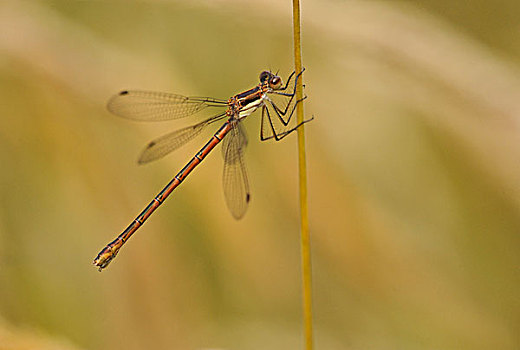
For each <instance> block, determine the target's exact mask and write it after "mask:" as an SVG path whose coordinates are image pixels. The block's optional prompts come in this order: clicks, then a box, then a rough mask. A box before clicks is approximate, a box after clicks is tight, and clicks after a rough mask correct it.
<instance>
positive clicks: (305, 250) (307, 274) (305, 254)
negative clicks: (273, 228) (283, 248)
mask: <svg viewBox="0 0 520 350" xmlns="http://www.w3.org/2000/svg"><path fill="white" fill-rule="evenodd" d="M293 28H294V70H295V71H296V74H299V73H300V72H301V71H302V53H301V28H300V1H299V0H293ZM302 80H303V79H298V84H297V85H296V99H297V101H300V100H301V99H302V97H303V83H302ZM296 117H297V121H298V124H302V125H301V126H300V127H299V128H298V131H297V133H298V170H299V183H300V218H301V223H300V224H301V255H302V256H301V259H302V283H303V318H304V333H305V349H306V350H312V348H313V336H312V272H311V247H310V235H309V219H308V214H307V212H308V210H307V165H306V162H305V129H304V125H303V101H302V102H300V103H298V105H297V108H296Z"/></svg>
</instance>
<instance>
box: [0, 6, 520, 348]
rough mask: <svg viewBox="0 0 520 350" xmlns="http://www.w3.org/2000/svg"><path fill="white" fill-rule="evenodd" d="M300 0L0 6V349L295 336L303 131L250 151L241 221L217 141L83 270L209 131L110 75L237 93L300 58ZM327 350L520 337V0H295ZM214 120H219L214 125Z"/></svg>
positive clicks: (485, 343)
mask: <svg viewBox="0 0 520 350" xmlns="http://www.w3.org/2000/svg"><path fill="white" fill-rule="evenodd" d="M290 10H291V8H290V4H289V1H286V2H282V1H276V0H271V1H224V0H222V1H176V2H173V1H172V2H169V1H130V2H128V1H30V2H25V1H7V2H5V1H4V2H3V3H2V4H0V165H1V171H0V319H1V321H0V349H101V348H111V349H128V350H133V349H209V348H212V349H215V348H218V349H252V350H256V349H298V348H301V346H302V334H301V329H302V327H301V311H300V309H301V307H300V304H301V302H300V298H301V294H300V272H299V271H300V270H299V262H300V261H299V241H298V239H299V229H298V217H299V213H298V205H297V200H298V194H297V173H296V170H297V164H296V138H295V137H288V138H286V139H285V140H284V142H280V143H276V142H266V143H260V142H259V141H258V134H259V130H258V129H259V116H258V115H257V114H254V115H252V116H250V117H249V118H248V120H247V121H246V126H247V129H248V132H249V139H250V143H249V147H248V150H247V163H248V169H249V173H250V182H251V185H252V190H253V196H252V203H251V205H250V208H249V211H248V213H247V215H246V217H245V218H244V219H243V220H241V221H240V222H235V221H234V220H233V219H232V217H231V215H230V214H229V213H228V211H227V208H226V207H225V203H224V199H223V195H222V189H221V171H222V164H221V156H220V154H219V153H220V150H217V151H216V152H214V153H215V154H212V155H210V156H209V157H208V159H207V160H205V162H204V164H203V165H202V166H201V167H200V168H198V169H197V170H196V171H195V172H194V173H193V174H192V175H191V176H190V177H189V179H188V180H187V181H186V183H184V184H183V185H182V186H181V187H180V188H179V189H178V191H176V192H175V193H174V194H173V195H172V197H171V198H170V199H169V200H168V201H167V203H166V204H164V206H162V207H161V208H160V209H159V210H158V211H157V212H156V213H155V214H154V215H153V217H152V218H151V219H150V220H149V221H148V222H147V223H146V225H145V226H144V227H143V228H142V229H141V230H140V231H139V232H138V233H137V234H136V236H135V237H134V238H132V240H131V241H130V242H129V243H128V245H127V246H126V247H125V248H124V249H123V250H122V252H121V254H120V255H119V256H118V258H117V259H116V261H115V262H114V263H113V264H112V265H111V266H110V267H109V268H108V269H107V270H106V271H104V272H103V273H101V274H100V273H98V272H97V271H96V269H95V268H94V267H93V266H92V265H91V262H92V259H93V258H94V256H95V255H96V253H97V252H98V251H99V249H100V248H102V246H103V245H104V244H106V243H107V242H109V241H110V240H112V239H113V238H114V237H115V236H116V235H117V234H118V233H119V232H120V231H121V230H123V229H124V228H125V227H126V225H127V224H129V223H130V221H131V220H133V218H134V217H135V216H136V215H137V214H138V213H139V212H140V210H141V209H143V208H144V206H145V205H146V204H147V203H148V202H149V201H150V200H151V199H152V198H153V196H155V194H156V193H157V192H158V191H159V190H160V189H161V188H162V186H163V185H165V184H166V183H167V182H168V181H169V179H170V178H171V177H172V176H173V175H174V174H175V173H176V172H177V171H178V170H179V169H180V168H181V167H182V166H183V165H184V163H185V162H186V161H187V160H189V158H191V156H192V154H193V153H194V152H195V151H196V150H198V148H199V147H200V146H201V145H202V144H204V143H205V142H206V140H205V137H206V138H207V137H209V135H210V132H209V131H208V133H206V134H205V137H202V138H200V139H198V140H197V141H194V142H192V143H191V144H190V145H189V146H186V147H185V148H183V149H182V150H179V151H177V152H175V153H174V154H172V155H171V156H168V157H166V158H165V159H163V160H161V161H157V162H155V163H153V164H150V165H147V166H137V165H136V159H137V156H138V154H139V152H140V151H141V149H142V148H143V147H144V145H145V144H146V143H147V142H148V141H150V140H151V139H153V138H154V137H157V136H159V135H161V134H163V133H166V132H168V131H170V130H173V129H175V128H177V127H180V126H183V125H185V124H184V123H182V122H178V123H177V122H172V123H155V124H148V123H136V122H130V121H127V120H124V119H121V118H117V117H115V116H112V115H110V114H109V113H108V112H107V111H106V110H105V104H106V101H107V100H108V98H109V97H110V96H111V95H112V94H114V93H116V92H117V91H118V90H121V89H131V88H134V89H136V88H138V89H150V90H158V91H171V92H177V93H182V94H187V95H208V96H214V97H218V98H227V97H229V96H230V95H232V94H234V93H237V92H239V91H241V90H244V89H246V88H249V87H251V86H253V85H254V84H256V82H257V79H258V74H259V72H260V71H261V70H263V69H265V68H271V69H273V70H277V69H280V72H281V74H282V76H284V77H285V76H286V75H287V74H288V73H289V72H290V71H291V70H292V69H291V67H292V52H293V51H292V50H293V49H292V37H291V35H292V28H291V21H292V20H291V12H290ZM303 45H304V46H303V50H304V51H303V55H304V64H305V66H306V67H307V72H306V74H305V83H306V84H307V88H306V93H307V94H308V95H309V99H308V100H307V103H306V105H305V109H306V114H307V115H308V116H310V115H311V114H314V116H315V118H316V119H315V120H314V121H313V122H312V123H311V124H309V125H308V127H307V128H306V131H307V136H308V139H307V145H308V155H307V157H308V158H307V159H308V167H309V172H308V178H309V210H310V228H311V234H312V244H313V246H312V249H313V250H312V257H313V263H314V265H313V271H314V293H315V294H314V301H315V304H314V311H315V336H316V338H315V343H316V348H317V349H327V350H334V349H400V350H402V349H444V350H446V349H468V350H470V349H471V350H480V349H503V350H507V349H511V350H512V349H518V348H520V337H519V333H518V329H519V327H518V326H519V324H520V312H519V306H520V305H519V298H518V290H519V287H520V276H519V267H520V254H519V247H520V245H519V243H520V235H519V233H520V215H519V210H520V70H519V67H520V4H519V3H518V1H515V0H502V1H493V2H490V1H484V0H474V1H470V2H462V1H457V2H453V1H445V0H432V1H430V0H421V1H419V0H418V1H410V2H395V1H394V2H390V1H381V2H376V1H360V2H357V1H345V2H341V1H317V0H316V1H304V2H303ZM215 127H216V126H215Z"/></svg>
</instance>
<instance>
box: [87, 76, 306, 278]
mask: <svg viewBox="0 0 520 350" xmlns="http://www.w3.org/2000/svg"><path fill="white" fill-rule="evenodd" d="M302 73H303V71H302V72H300V73H298V74H296V75H295V73H294V72H293V73H292V74H291V75H290V76H289V78H288V79H287V83H286V84H285V85H283V84H282V79H281V78H280V77H279V76H278V75H276V74H273V73H272V72H269V71H264V72H262V73H261V74H260V83H259V84H258V85H257V86H255V87H254V88H252V89H250V90H247V91H244V92H242V93H239V94H237V95H235V96H233V97H231V98H229V99H228V100H227V101H226V100H220V99H216V98H210V97H186V96H181V95H175V94H169V93H163V92H150V91H126V90H125V91H122V92H120V93H119V94H117V95H116V96H114V97H112V98H111V99H110V101H109V102H108V110H109V111H110V112H112V113H114V114H116V115H119V116H121V117H124V118H128V119H134V120H141V121H162V120H172V119H180V118H184V117H188V116H191V115H193V114H195V113H198V112H201V111H202V110H205V109H213V110H217V109H220V110H221V111H220V112H217V113H215V114H213V115H212V116H211V117H209V118H206V119H204V120H202V121H200V122H198V123H196V124H193V125H190V126H188V127H185V128H182V129H179V130H176V131H174V132H171V133H169V134H166V135H164V136H162V137H160V138H158V139H156V140H154V141H152V142H150V143H149V144H148V145H147V146H146V148H145V149H144V150H143V152H142V153H141V156H140V158H139V163H148V162H150V161H153V160H155V159H158V158H161V157H163V156H165V155H166V154H168V153H170V152H172V151H173V150H175V149H177V148H179V147H181V146H182V145H184V144H185V143H187V142H188V141H190V140H191V139H193V138H194V137H195V136H197V135H198V134H200V133H201V132H202V130H204V129H205V128H206V127H207V126H209V125H211V124H213V123H215V122H218V121H221V120H225V122H224V123H223V124H222V126H221V127H220V128H219V129H218V130H217V131H216V132H215V134H214V135H213V137H212V138H211V139H210V140H209V141H208V142H207V143H206V145H204V147H202V148H201V149H200V151H199V152H197V154H195V156H194V157H193V158H192V159H191V160H190V161H189V162H188V163H187V164H186V165H185V166H184V168H182V169H181V171H179V172H178V173H177V175H175V177H174V178H173V179H172V180H171V181H170V182H169V183H168V184H167V185H166V187H164V188H163V190H162V191H161V192H159V194H157V196H155V198H154V199H153V200H152V201H151V202H150V204H148V206H147V207H146V208H145V209H144V210H143V211H142V212H141V213H140V214H139V215H138V216H137V217H136V218H135V219H134V221H132V223H130V225H129V226H128V227H127V228H126V229H125V230H124V231H123V232H122V233H121V234H120V235H119V236H118V237H117V238H116V239H115V240H113V241H112V242H110V243H109V244H108V245H107V246H106V247H105V248H103V249H102V250H101V252H99V254H98V255H97V256H96V258H95V259H94V265H96V266H98V267H99V271H101V270H102V269H103V268H105V267H107V266H108V264H109V263H110V261H112V259H114V258H115V257H116V255H117V253H118V252H119V249H120V248H121V247H122V246H123V244H125V242H126V241H127V240H128V239H129V238H130V237H131V236H132V234H133V233H134V232H135V231H137V229H138V228H139V227H141V225H142V224H143V223H144V222H145V221H146V220H147V219H148V217H149V216H150V215H151V214H152V213H153V212H154V211H155V209H157V208H158V207H159V206H160V205H161V204H162V203H163V202H164V201H165V200H166V198H167V197H168V196H169V195H170V193H171V192H172V191H173V190H174V189H175V188H177V186H178V185H180V183H181V182H182V181H184V179H185V178H186V177H187V176H188V175H189V174H190V173H191V171H192V170H193V169H194V168H195V167H196V166H197V165H198V164H199V163H200V162H201V161H202V160H203V159H204V158H205V157H206V156H207V155H208V154H209V153H210V152H211V150H213V148H214V147H215V146H216V145H217V144H219V143H220V142H221V141H222V140H224V142H223V145H222V155H223V157H224V173H223V187H224V197H225V199H226V204H227V206H228V208H229V210H230V212H231V214H232V215H233V217H235V219H240V218H242V217H243V216H244V214H245V212H246V210H247V207H248V204H249V202H250V200H251V194H250V191H249V181H248V177H247V173H246V167H245V163H244V159H243V154H244V149H245V147H246V146H247V137H246V133H245V130H244V128H243V126H242V124H241V121H242V120H244V119H245V118H246V117H247V116H249V115H250V114H251V113H253V112H254V111H256V110H257V109H259V108H261V109H262V120H261V127H260V140H262V141H265V140H269V139H275V140H276V141H279V140H281V139H282V138H284V137H285V136H287V135H289V134H290V133H291V132H293V131H294V130H296V129H297V128H298V127H299V126H301V125H302V124H303V123H305V122H307V121H309V120H311V119H312V118H311V119H309V120H305V121H302V122H300V123H297V122H296V120H295V118H293V115H294V111H295V109H296V106H297V105H298V103H300V102H301V101H302V100H303V99H302V100H296V98H295V96H296V93H295V92H296V84H297V81H298V79H301V75H302ZM304 98H305V97H304ZM228 134H229V136H227V135H228Z"/></svg>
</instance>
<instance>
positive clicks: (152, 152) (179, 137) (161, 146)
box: [138, 113, 226, 164]
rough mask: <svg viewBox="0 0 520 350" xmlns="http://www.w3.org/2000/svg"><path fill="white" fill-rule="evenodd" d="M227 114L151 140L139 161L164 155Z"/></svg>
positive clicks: (141, 162) (150, 159) (143, 161)
mask: <svg viewBox="0 0 520 350" xmlns="http://www.w3.org/2000/svg"><path fill="white" fill-rule="evenodd" d="M225 116H226V114H225V113H222V114H219V115H216V116H214V117H211V118H209V119H206V120H204V121H202V122H200V123H197V124H194V125H190V126H187V127H185V128H182V129H179V130H176V131H173V132H171V133H168V134H166V135H163V136H161V137H159V138H158V139H155V140H153V141H151V142H150V143H149V144H148V145H146V148H145V149H144V150H143V152H142V153H141V156H140V157H139V160H138V162H139V163H140V164H143V163H148V162H151V161H153V160H156V159H159V158H162V157H164V156H165V155H167V154H168V153H170V152H172V151H174V150H176V149H177V148H180V147H181V146H183V145H185V144H186V143H188V141H190V140H192V139H193V138H194V137H195V136H197V135H198V134H200V133H201V132H202V130H204V128H205V127H206V126H207V125H209V124H211V123H213V122H216V121H218V120H220V119H222V118H224V117H225Z"/></svg>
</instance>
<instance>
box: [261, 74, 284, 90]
mask: <svg viewBox="0 0 520 350" xmlns="http://www.w3.org/2000/svg"><path fill="white" fill-rule="evenodd" d="M260 82H261V83H266V82H267V83H268V84H269V87H270V88H271V89H273V90H278V89H279V88H281V87H282V78H280V77H279V76H278V75H276V74H273V73H271V72H269V71H266V70H265V71H263V72H262V73H260Z"/></svg>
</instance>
